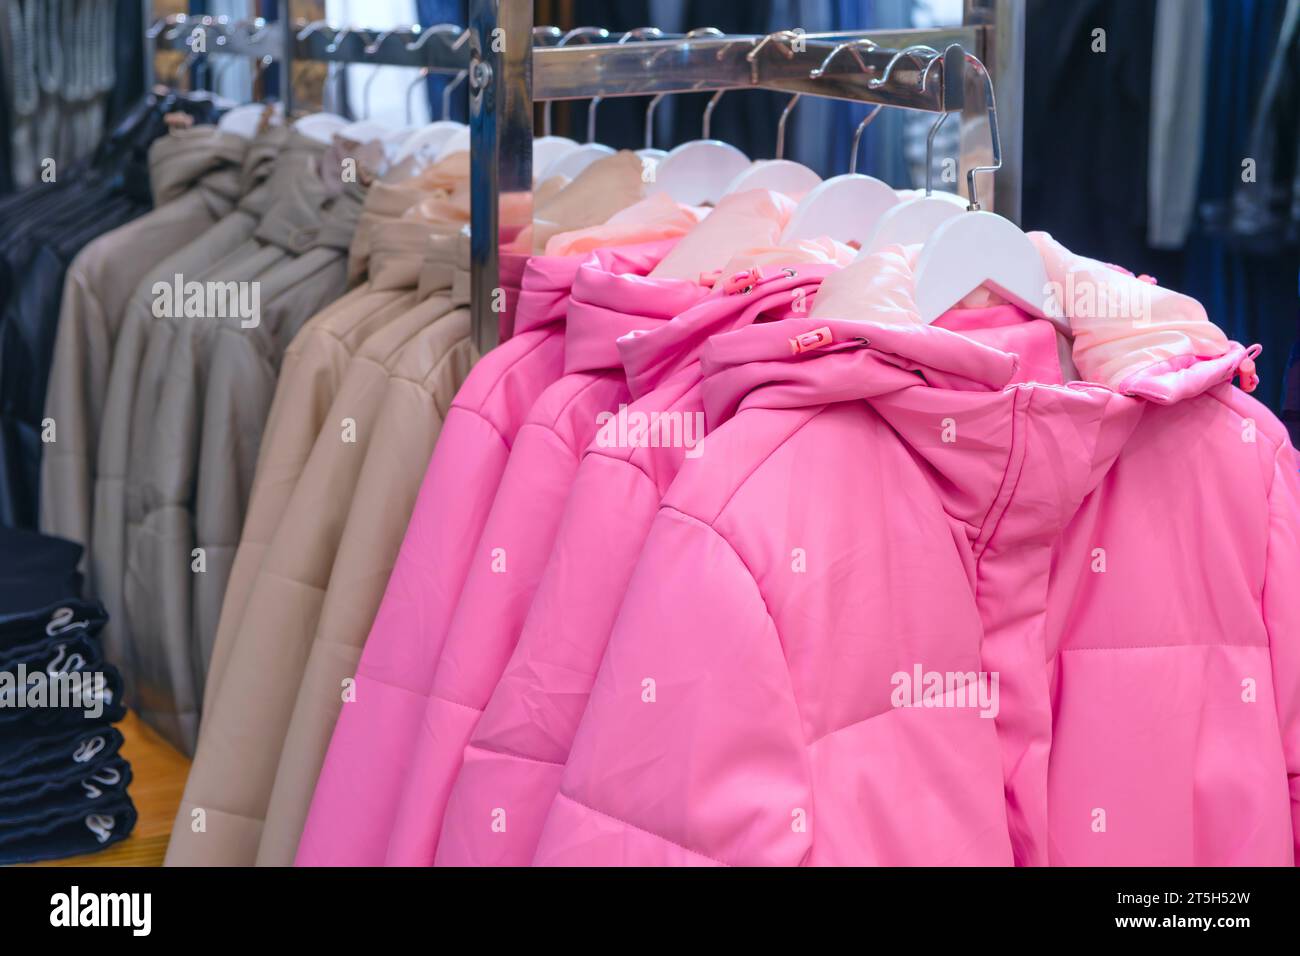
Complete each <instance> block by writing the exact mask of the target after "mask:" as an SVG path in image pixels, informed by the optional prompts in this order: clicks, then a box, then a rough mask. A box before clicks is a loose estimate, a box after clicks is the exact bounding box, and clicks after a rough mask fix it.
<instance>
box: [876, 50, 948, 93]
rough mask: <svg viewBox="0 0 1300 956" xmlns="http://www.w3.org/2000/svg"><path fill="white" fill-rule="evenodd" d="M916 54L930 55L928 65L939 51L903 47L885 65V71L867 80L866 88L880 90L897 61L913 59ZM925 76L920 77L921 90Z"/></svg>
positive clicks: (927, 66)
mask: <svg viewBox="0 0 1300 956" xmlns="http://www.w3.org/2000/svg"><path fill="white" fill-rule="evenodd" d="M918 53H928V54H930V56H931V57H932V59H931V60H930V63H933V62H934V59H935V58H938V56H939V51H938V50H936V49H935V48H934V47H932V46H924V45H922V44H917V45H916V46H909V47H904V48H903V49H901V50H899V51H898V52H897V53H895V54H894V55H893V56H892V57H890V59H889V62H888V63H886V64H885V69H884V71H883V72H882V73H881V74H880V76H879V77H872V78H871V79H869V80H867V86H869V87H871V89H873V90H878V89H880V88H881V87H882V86H884V85H885V84H886V83H888V82H889V78H890V76H892V75H893V73H894V67H895V66H896V65H897V64H898V61H899V60H901V59H902V58H903V57H905V56H908V57H914V56H916V55H917V54H918ZM929 65H930V64H929V63H927V64H926V74H928V73H929ZM926 74H923V75H922V78H921V89H925V75H926Z"/></svg>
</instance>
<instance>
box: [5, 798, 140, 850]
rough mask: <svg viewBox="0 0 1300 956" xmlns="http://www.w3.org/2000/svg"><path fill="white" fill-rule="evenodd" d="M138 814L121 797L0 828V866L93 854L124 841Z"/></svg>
mask: <svg viewBox="0 0 1300 956" xmlns="http://www.w3.org/2000/svg"><path fill="white" fill-rule="evenodd" d="M136 819H137V814H136V810H135V805H134V804H132V803H131V798H130V797H128V796H126V794H122V795H121V796H120V797H118V798H117V799H115V800H112V801H110V802H108V803H106V804H104V805H102V806H98V807H95V808H94V809H90V810H87V809H78V810H76V811H71V810H70V811H68V812H66V813H63V814H55V815H51V816H47V817H45V818H42V819H40V820H37V821H34V822H31V823H25V824H20V825H18V826H15V827H12V828H9V827H0V866H7V865H9V864H12V863H35V862H37V861H38V860H57V859H60V858H61V857H67V856H77V855H79V854H82V853H94V852H96V851H97V850H102V849H104V848H105V847H108V846H112V845H113V844H114V843H120V842H121V841H122V840H125V839H126V838H127V837H128V836H129V835H130V833H131V830H132V828H133V827H134V826H135V821H136Z"/></svg>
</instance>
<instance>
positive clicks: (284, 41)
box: [278, 0, 298, 122]
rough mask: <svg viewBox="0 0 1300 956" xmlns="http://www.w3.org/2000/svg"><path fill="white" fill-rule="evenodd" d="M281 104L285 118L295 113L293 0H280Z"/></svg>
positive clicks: (287, 118) (295, 38) (296, 38)
mask: <svg viewBox="0 0 1300 956" xmlns="http://www.w3.org/2000/svg"><path fill="white" fill-rule="evenodd" d="M278 9H279V12H280V104H281V106H283V108H284V119H285V122H288V121H289V119H290V117H292V115H293V54H294V44H295V43H296V42H297V40H298V31H297V29H296V28H295V27H294V24H293V16H292V10H293V0H280V6H279V8H278Z"/></svg>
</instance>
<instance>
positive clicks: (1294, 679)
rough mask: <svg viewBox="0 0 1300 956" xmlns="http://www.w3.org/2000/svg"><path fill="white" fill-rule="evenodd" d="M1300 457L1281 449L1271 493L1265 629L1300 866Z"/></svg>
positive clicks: (1286, 445) (1284, 446)
mask: <svg viewBox="0 0 1300 956" xmlns="http://www.w3.org/2000/svg"><path fill="white" fill-rule="evenodd" d="M1298 459H1300V456H1297V454H1296V451H1295V449H1294V448H1292V447H1291V445H1290V444H1289V443H1288V442H1285V441H1284V442H1283V443H1282V447H1281V448H1279V449H1278V454H1277V460H1276V466H1275V468H1274V473H1273V485H1272V489H1271V490H1270V492H1269V539H1268V564H1267V566H1266V570H1265V576H1264V597H1263V605H1264V625H1265V627H1266V628H1267V629H1268V643H1269V654H1270V657H1271V658H1272V663H1273V685H1274V696H1275V698H1276V701H1277V718H1278V728H1279V730H1280V732H1281V735H1282V754H1283V758H1284V759H1285V762H1286V773H1287V784H1288V788H1289V792H1290V795H1291V834H1292V843H1293V848H1294V852H1295V860H1296V864H1297V865H1300V471H1298V469H1300V460H1298Z"/></svg>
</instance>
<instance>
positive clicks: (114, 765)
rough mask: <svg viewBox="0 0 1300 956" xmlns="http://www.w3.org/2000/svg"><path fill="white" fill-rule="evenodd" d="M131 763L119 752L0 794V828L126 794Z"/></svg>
mask: <svg viewBox="0 0 1300 956" xmlns="http://www.w3.org/2000/svg"><path fill="white" fill-rule="evenodd" d="M131 779H132V778H131V766H130V764H128V763H127V762H126V761H125V760H123V759H122V757H121V756H119V755H116V754H115V755H113V756H111V757H108V758H107V759H105V760H101V761H98V762H97V763H96V764H94V765H93V766H87V767H84V768H81V769H79V770H78V771H77V772H75V773H71V774H66V775H64V776H63V777H60V778H50V779H42V780H38V781H33V783H32V786H31V787H30V788H28V789H26V790H21V791H11V792H9V793H6V794H4V795H3V796H0V831H3V830H6V829H9V828H12V827H15V826H18V825H20V824H30V823H33V822H35V821H38V820H41V819H43V818H46V817H50V816H69V815H71V814H73V813H75V812H76V811H82V812H87V811H93V810H95V809H97V808H98V807H101V806H104V805H105V804H109V803H113V802H115V801H117V800H119V799H120V798H121V797H123V796H125V795H126V788H127V787H128V786H129V785H130V783H131Z"/></svg>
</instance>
